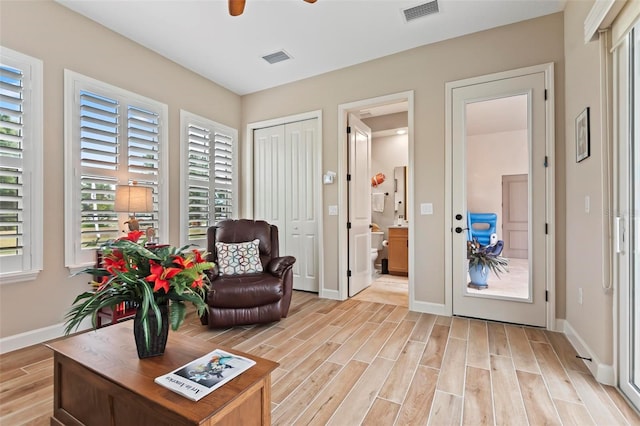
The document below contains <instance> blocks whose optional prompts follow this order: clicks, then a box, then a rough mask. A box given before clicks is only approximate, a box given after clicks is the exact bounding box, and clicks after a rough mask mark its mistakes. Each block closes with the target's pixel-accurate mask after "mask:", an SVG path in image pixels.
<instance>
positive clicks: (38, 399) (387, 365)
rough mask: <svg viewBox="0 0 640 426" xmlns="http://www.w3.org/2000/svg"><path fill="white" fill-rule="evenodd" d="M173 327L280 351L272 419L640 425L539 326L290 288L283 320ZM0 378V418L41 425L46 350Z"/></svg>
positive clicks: (273, 354) (4, 358)
mask: <svg viewBox="0 0 640 426" xmlns="http://www.w3.org/2000/svg"><path fill="white" fill-rule="evenodd" d="M178 332H179V333H184V334H186V335H189V336H193V337H194V338H199V339H203V340H209V341H211V342H216V343H218V344H220V345H231V348H230V349H237V350H242V351H245V352H249V353H252V354H254V355H258V356H266V357H267V358H270V359H273V360H274V361H278V362H279V363H280V367H278V368H277V369H276V370H275V371H274V372H273V373H272V375H271V383H272V389H271V394H272V404H271V407H272V422H273V424H275V425H292V424H295V425H318V426H321V425H326V424H328V423H329V424H336V425H340V426H342V425H345V426H351V425H381V426H387V425H389V426H391V425H394V426H405V425H425V424H433V425H441V424H456V425H460V424H465V425H466V424H469V425H483V424H487V425H492V424H493V425H508V426H512V425H528V424H531V425H537V424H545V423H547V424H559V423H560V421H561V422H562V423H563V424H565V425H568V424H576V425H580V426H582V425H589V424H596V425H605V426H609V425H611V426H615V425H640V417H639V416H638V414H637V413H636V412H635V411H634V410H633V408H631V407H630V406H629V405H628V403H627V402H626V401H625V399H624V398H623V397H622V396H621V395H620V394H619V393H618V392H617V390H616V389H614V388H612V387H609V386H603V385H600V384H599V383H597V382H596V381H595V380H594V379H593V377H592V376H591V374H590V373H589V371H588V370H585V367H584V364H583V363H582V361H580V360H577V359H576V358H575V350H574V349H573V348H572V347H571V344H570V343H569V341H568V340H567V339H566V337H565V336H564V335H562V334H559V333H552V332H548V331H542V330H539V329H535V328H529V327H526V328H523V327H518V326H514V325H505V324H500V323H495V322H486V321H481V320H469V319H466V318H451V317H443V316H438V315H430V314H420V313H418V312H411V311H409V310H408V309H407V308H406V306H400V307H398V306H394V305H392V304H388V303H385V300H370V299H369V300H366V301H364V300H354V299H350V300H348V301H344V302H338V301H333V300H326V299H319V298H318V297H317V296H316V295H313V294H310V293H305V292H294V295H293V299H292V304H291V309H290V311H289V316H288V317H287V318H285V319H283V320H282V321H279V322H276V323H272V324H261V325H255V326H242V327H231V328H228V329H220V330H209V329H208V328H206V327H203V326H202V325H201V324H200V322H199V319H198V318H197V317H196V315H195V312H193V311H188V312H187V318H186V321H185V324H184V326H183V327H182V328H181V329H180V330H179V331H178ZM131 341H132V344H133V339H132V340H131ZM527 349H528V350H527ZM167 350H168V351H170V350H171V348H167ZM0 382H1V383H0V424H1V425H2V426H16V425H20V426H24V425H36V426H40V425H48V424H49V417H50V416H51V414H52V412H53V362H52V352H51V351H50V350H49V349H48V348H46V347H45V346H43V345H37V346H33V347H30V348H25V349H22V350H19V351H15V352H11V353H8V354H4V355H0ZM525 405H526V408H525Z"/></svg>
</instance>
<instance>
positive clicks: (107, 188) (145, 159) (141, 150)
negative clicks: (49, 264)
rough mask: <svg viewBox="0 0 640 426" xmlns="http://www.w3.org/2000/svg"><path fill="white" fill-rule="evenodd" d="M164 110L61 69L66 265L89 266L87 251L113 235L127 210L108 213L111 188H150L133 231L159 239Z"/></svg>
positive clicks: (162, 231)
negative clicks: (149, 205) (148, 208)
mask: <svg viewBox="0 0 640 426" xmlns="http://www.w3.org/2000/svg"><path fill="white" fill-rule="evenodd" d="M166 116H167V106H166V105H165V104H162V103H159V102H157V101H154V100H152V99H148V98H145V97H143V96H140V95H137V94H135V93H131V92H128V91H126V90H123V89H120V88H117V87H114V86H110V85H108V84H106V83H102V82H99V81H97V80H93V79H90V78H89V77H85V76H83V75H80V74H77V73H74V72H72V71H69V70H65V179H66V180H65V208H66V211H65V221H66V229H65V233H66V240H65V244H66V247H65V250H66V252H65V258H66V265H67V267H69V268H70V269H72V270H75V269H80V268H82V267H84V266H86V265H90V264H91V263H93V262H95V253H94V249H95V248H96V247H98V246H99V245H100V244H102V243H104V242H105V241H107V240H109V239H113V238H118V237H119V236H120V235H121V232H122V231H123V230H124V225H123V223H124V222H125V221H126V218H127V216H128V214H129V213H136V212H117V211H115V206H114V203H115V192H116V185H126V184H134V183H135V184H137V185H143V186H148V187H151V188H152V191H153V212H150V213H138V214H137V215H136V217H137V219H138V220H139V221H140V228H141V229H145V228H149V227H151V228H155V229H157V230H158V231H159V237H160V240H161V241H166V240H167V235H168V234H167V223H168V215H167V213H166V212H167V209H166V206H164V204H166V199H167V195H166V194H167V188H166V185H163V182H165V181H166V178H165V177H166V175H167V173H168V166H167V164H168V163H167V161H168V159H167V136H166V135H167V130H166V124H164V123H165V120H166V119H165V117H166Z"/></svg>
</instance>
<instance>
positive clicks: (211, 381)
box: [154, 349, 256, 401]
mask: <svg viewBox="0 0 640 426" xmlns="http://www.w3.org/2000/svg"><path fill="white" fill-rule="evenodd" d="M255 363H256V362H255V361H253V360H251V359H249V358H245V357H243V356H240V355H235V354H232V353H229V352H226V351H223V350H221V349H216V350H214V351H211V352H209V353H208V354H206V355H204V356H202V357H200V358H198V359H196V360H194V361H191V362H190V363H188V364H185V365H183V366H182V367H179V368H177V369H175V370H173V371H172V372H170V373H167V374H164V375H162V376H159V377H156V378H155V380H154V381H155V382H156V383H157V384H159V385H161V386H164V387H166V388H167V389H170V390H172V391H174V392H176V393H179V394H180V395H182V396H185V397H187V398H189V399H191V400H193V401H199V400H200V399H202V398H203V397H205V396H207V395H208V394H210V393H211V392H213V391H214V390H216V389H217V388H219V387H220V386H222V385H223V384H225V383H227V382H228V381H229V380H231V379H233V378H234V377H237V376H239V375H240V374H242V373H243V372H245V371H247V370H248V369H249V368H251V366H253V365H255Z"/></svg>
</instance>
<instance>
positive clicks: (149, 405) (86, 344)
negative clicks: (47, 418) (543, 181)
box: [47, 321, 278, 426]
mask: <svg viewBox="0 0 640 426" xmlns="http://www.w3.org/2000/svg"><path fill="white" fill-rule="evenodd" d="M47 346H48V347H49V348H51V349H53V351H54V357H53V360H54V401H53V403H54V407H53V417H52V418H51V425H98V426H101V425H118V426H127V425H136V426H142V425H149V426H152V425H153V426H156V425H213V424H215V425H269V424H270V423H271V372H272V371H273V370H275V369H276V368H277V367H278V363H276V362H273V361H269V360H266V359H264V358H259V357H256V356H253V355H249V354H247V353H243V352H240V351H236V350H235V349H229V348H225V347H220V346H216V345H214V344H212V343H210V342H207V341H205V340H201V339H197V338H193V337H188V336H184V335H182V334H179V333H175V332H169V340H168V342H167V348H166V351H165V353H164V355H162V356H158V357H152V358H146V359H139V358H138V355H137V352H136V345H135V342H134V339H133V329H132V322H131V321H126V322H122V323H120V324H115V325H113V326H111V327H105V328H101V329H99V330H96V331H89V332H85V333H81V334H77V335H75V336H71V337H68V338H65V339H61V340H58V341H55V342H52V343H49V344H47ZM216 348H220V349H224V350H227V351H229V352H232V353H237V354H238V355H242V356H245V357H247V358H251V359H253V360H254V361H256V365H254V366H253V367H251V368H250V369H248V370H247V371H245V372H244V373H242V374H241V375H239V376H238V377H236V378H234V379H233V380H231V381H230V382H228V383H226V384H225V385H223V386H222V387H220V388H219V389H216V390H215V391H213V392H212V393H211V394H209V395H207V396H206V397H204V398H203V399H201V400H200V401H198V402H193V401H191V400H189V399H187V398H185V397H183V396H181V395H178V394H177V393H175V392H172V391H170V390H169V389H166V388H164V387H162V386H160V385H158V384H156V383H154V381H153V379H154V378H156V377H157V376H160V375H162V374H165V373H168V372H169V371H172V370H174V369H176V368H178V367H180V366H181V365H184V364H186V363H188V362H190V361H193V360H194V359H196V358H199V357H201V356H202V355H205V354H206V353H208V352H210V351H212V350H213V349H216Z"/></svg>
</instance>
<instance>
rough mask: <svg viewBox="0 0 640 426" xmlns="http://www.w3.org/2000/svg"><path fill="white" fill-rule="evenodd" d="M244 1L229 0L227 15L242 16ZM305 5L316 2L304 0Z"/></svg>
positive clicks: (314, 0)
mask: <svg viewBox="0 0 640 426" xmlns="http://www.w3.org/2000/svg"><path fill="white" fill-rule="evenodd" d="M245 1H246V0H229V14H230V15H231V16H238V15H242V12H244V3H245ZM304 1H306V2H307V3H315V2H316V1H317V0H304Z"/></svg>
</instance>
